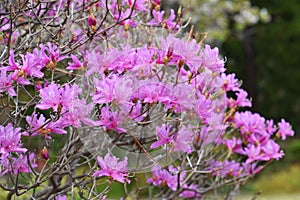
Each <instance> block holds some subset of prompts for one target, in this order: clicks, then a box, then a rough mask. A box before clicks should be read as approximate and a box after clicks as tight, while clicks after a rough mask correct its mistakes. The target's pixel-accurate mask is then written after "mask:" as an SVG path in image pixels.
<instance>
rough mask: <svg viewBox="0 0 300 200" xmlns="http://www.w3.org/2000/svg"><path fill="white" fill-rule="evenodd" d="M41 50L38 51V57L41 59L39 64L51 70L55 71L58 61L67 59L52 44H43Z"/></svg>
mask: <svg viewBox="0 0 300 200" xmlns="http://www.w3.org/2000/svg"><path fill="white" fill-rule="evenodd" d="M40 48H41V50H40V51H36V56H38V57H39V64H40V65H41V66H43V67H47V68H49V69H55V67H56V64H57V62H58V61H61V60H63V59H65V56H61V55H60V50H59V49H58V47H57V46H56V45H54V44H52V43H50V42H48V43H47V45H44V44H41V45H40Z"/></svg>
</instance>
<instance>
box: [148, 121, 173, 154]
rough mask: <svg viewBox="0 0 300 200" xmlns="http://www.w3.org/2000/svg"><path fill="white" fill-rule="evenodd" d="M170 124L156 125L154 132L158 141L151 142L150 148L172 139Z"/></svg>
mask: <svg viewBox="0 0 300 200" xmlns="http://www.w3.org/2000/svg"><path fill="white" fill-rule="evenodd" d="M171 128H172V126H168V127H167V126H166V125H165V124H163V125H162V126H161V127H156V134H157V137H158V141H156V142H153V143H152V145H151V146H150V148H151V149H154V148H157V147H160V146H162V145H164V144H169V143H171V142H173V141H174V136H170V130H171Z"/></svg>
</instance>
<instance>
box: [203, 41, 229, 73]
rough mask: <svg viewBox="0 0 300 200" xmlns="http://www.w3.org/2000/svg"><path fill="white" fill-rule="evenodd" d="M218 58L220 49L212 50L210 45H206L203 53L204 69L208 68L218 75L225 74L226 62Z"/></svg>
mask: <svg viewBox="0 0 300 200" xmlns="http://www.w3.org/2000/svg"><path fill="white" fill-rule="evenodd" d="M218 56H219V50H218V48H216V47H215V48H213V49H211V48H210V46H209V45H205V48H204V50H203V51H202V67H206V68H208V69H210V70H211V71H213V72H216V73H220V72H224V71H225V68H224V60H221V59H219V58H218Z"/></svg>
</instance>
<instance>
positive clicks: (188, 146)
mask: <svg viewBox="0 0 300 200" xmlns="http://www.w3.org/2000/svg"><path fill="white" fill-rule="evenodd" d="M193 136H194V133H193V131H191V130H188V129H187V128H186V127H185V126H182V127H181V128H180V129H179V131H178V132H177V134H176V135H175V138H174V151H182V152H186V153H191V152H192V151H193V148H192V142H193Z"/></svg>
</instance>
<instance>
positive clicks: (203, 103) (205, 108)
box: [195, 94, 212, 123]
mask: <svg viewBox="0 0 300 200" xmlns="http://www.w3.org/2000/svg"><path fill="white" fill-rule="evenodd" d="M195 112H196V113H197V115H198V117H199V119H201V120H202V121H203V122H204V123H208V121H209V118H210V116H211V112H212V105H211V101H210V100H209V99H206V97H205V96H204V95H201V94H199V98H198V100H197V101H196V105H195Z"/></svg>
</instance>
